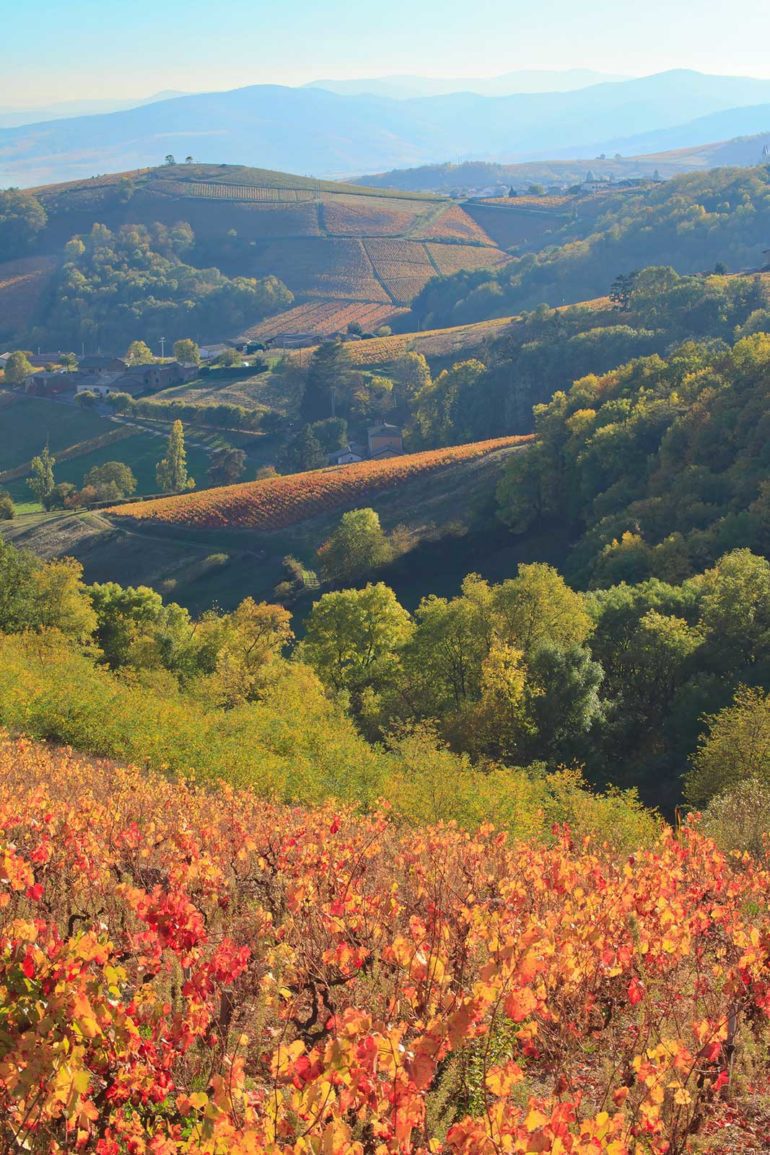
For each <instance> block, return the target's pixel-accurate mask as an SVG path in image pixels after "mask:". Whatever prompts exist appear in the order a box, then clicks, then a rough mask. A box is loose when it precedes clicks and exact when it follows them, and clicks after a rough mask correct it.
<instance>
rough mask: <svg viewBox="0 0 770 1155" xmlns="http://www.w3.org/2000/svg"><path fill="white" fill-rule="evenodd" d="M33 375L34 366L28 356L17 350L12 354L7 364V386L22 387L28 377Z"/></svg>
mask: <svg viewBox="0 0 770 1155" xmlns="http://www.w3.org/2000/svg"><path fill="white" fill-rule="evenodd" d="M31 373H32V365H31V363H30V361H29V359H28V357H27V355H26V353H22V352H21V351H19V350H17V351H16V352H15V353H11V355H10V357H9V358H8V360H7V361H6V363H5V383H6V385H21V383H22V382H23V381H26V379H27V377H29V375H30V374H31Z"/></svg>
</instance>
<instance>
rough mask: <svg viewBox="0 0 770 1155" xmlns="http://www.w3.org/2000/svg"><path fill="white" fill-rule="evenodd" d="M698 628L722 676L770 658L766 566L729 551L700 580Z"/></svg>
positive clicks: (768, 570) (769, 596) (751, 556)
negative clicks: (699, 625) (722, 672)
mask: <svg viewBox="0 0 770 1155" xmlns="http://www.w3.org/2000/svg"><path fill="white" fill-rule="evenodd" d="M701 626H702V628H703V630H704V632H705V635H706V637H705V645H706V651H707V653H708V654H709V656H710V657H711V659H712V661H713V662H714V663H715V664H716V665H717V667H718V668H719V669H720V670H722V671H740V670H744V669H746V668H748V667H750V666H753V665H755V664H756V663H757V662H758V661H760V660H766V659H767V658H768V657H770V562H768V561H767V559H766V558H763V557H757V556H756V554H753V553H752V552H751V551H750V550H748V549H737V550H733V552H732V553H728V554H725V556H724V557H722V558H720V560H719V561H718V562H717V564H716V565H715V566H714V567H713V568H712V569H710V570H708V571H707V572H706V573H705V574H704V575H703V582H702V586H701Z"/></svg>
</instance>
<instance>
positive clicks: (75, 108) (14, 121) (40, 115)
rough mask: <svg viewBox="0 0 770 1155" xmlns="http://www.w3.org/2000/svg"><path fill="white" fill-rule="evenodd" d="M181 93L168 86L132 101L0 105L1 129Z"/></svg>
mask: <svg viewBox="0 0 770 1155" xmlns="http://www.w3.org/2000/svg"><path fill="white" fill-rule="evenodd" d="M185 95H186V94H185V93H184V92H177V91H176V90H174V89H169V90H168V91H167V92H156V93H155V94H154V95H153V96H145V97H142V98H141V99H134V100H109V99H106V98H105V99H104V100H63V101H60V102H58V103H55V104H38V105H35V106H34V107H33V108H20V107H19V108H17V107H16V106H14V105H7V106H2V105H0V128H20V127H21V126H22V125H25V124H40V123H41V122H43V121H47V120H67V119H69V118H71V117H73V116H92V115H95V114H98V113H103V112H121V111H123V110H124V109H127V108H141V106H142V105H144V104H154V103H155V102H156V101H157V100H170V99H171V98H172V97H175V96H185Z"/></svg>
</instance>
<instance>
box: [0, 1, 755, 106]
mask: <svg viewBox="0 0 770 1155" xmlns="http://www.w3.org/2000/svg"><path fill="white" fill-rule="evenodd" d="M0 38H1V41H2V69H1V70H0V106H6V105H16V106H21V105H27V104H40V103H44V102H49V101H55V100H71V99H81V98H96V97H99V96H105V97H133V96H143V95H149V94H151V93H154V92H156V91H160V90H165V89H183V90H186V91H207V90H213V89H224V88H236V87H239V86H241V85H245V84H260V83H279V84H300V83H303V82H305V81H307V80H312V79H316V78H318V77H328V76H331V77H357V76H381V75H386V74H388V73H394V72H412V73H419V74H422V75H429V76H485V75H490V76H491V75H495V74H498V73H501V72H506V71H510V70H512V69H516V68H570V67H587V68H595V69H599V70H602V71H607V72H618V73H626V74H629V75H641V74H644V73H649V72H657V71H662V70H664V69H667V68H678V67H687V68H697V69H700V70H702V71H707V72H721V73H725V74H726V73H736V74H744V75H754V76H770V3H768V0H731V2H730V3H729V4H727V3H726V0H472V2H469V0H463V2H462V3H459V2H458V0H218V2H216V0H0Z"/></svg>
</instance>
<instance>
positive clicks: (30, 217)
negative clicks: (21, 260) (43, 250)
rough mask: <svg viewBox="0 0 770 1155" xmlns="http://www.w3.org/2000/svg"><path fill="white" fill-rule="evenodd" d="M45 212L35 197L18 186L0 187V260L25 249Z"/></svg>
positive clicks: (43, 222) (43, 223)
mask: <svg viewBox="0 0 770 1155" xmlns="http://www.w3.org/2000/svg"><path fill="white" fill-rule="evenodd" d="M47 221H48V214H47V213H46V211H45V209H44V208H43V206H42V204H41V203H40V201H39V200H38V199H37V197H35V196H33V195H32V193H28V192H23V191H22V190H21V189H14V188H10V189H0V261H10V260H13V259H14V257H21V256H23V255H24V254H25V253H27V252H29V250H30V249H31V248H32V246H33V245H34V243H35V240H36V239H37V237H38V235H39V234H40V232H41V231H42V230H43V229H44V228H45V226H46V223H47Z"/></svg>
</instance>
